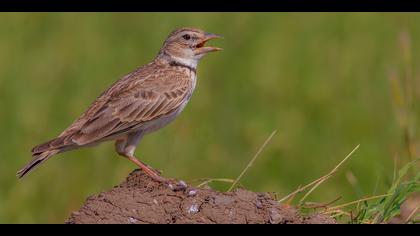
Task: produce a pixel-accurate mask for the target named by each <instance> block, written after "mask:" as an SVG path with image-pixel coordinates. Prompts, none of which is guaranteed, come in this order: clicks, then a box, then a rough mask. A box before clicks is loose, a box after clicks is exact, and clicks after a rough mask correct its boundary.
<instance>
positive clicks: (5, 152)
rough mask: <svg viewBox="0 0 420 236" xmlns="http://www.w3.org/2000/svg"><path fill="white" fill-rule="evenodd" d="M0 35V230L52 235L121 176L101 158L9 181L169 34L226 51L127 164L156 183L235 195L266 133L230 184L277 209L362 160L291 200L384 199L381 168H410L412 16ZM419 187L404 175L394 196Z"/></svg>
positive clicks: (39, 21)
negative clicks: (206, 183)
mask: <svg viewBox="0 0 420 236" xmlns="http://www.w3.org/2000/svg"><path fill="white" fill-rule="evenodd" d="M0 21H1V22H2V27H0V51H1V56H0V108H1V109H0V130H1V131H2V135H0V158H1V160H0V163H1V165H0V222H2V223H22V222H27V223H41V222H51V223H60V222H63V221H64V220H65V219H66V217H67V216H68V215H69V213H70V212H71V211H72V210H75V209H77V208H78V207H79V206H80V205H81V204H82V203H83V201H84V199H85V198H86V197H87V196H89V195H91V194H95V193H98V192H100V191H103V190H105V189H109V188H112V187H113V186H114V185H116V184H118V183H119V182H121V181H122V179H123V178H124V177H125V176H127V174H128V173H129V172H130V171H131V170H132V169H133V168H134V166H133V165H132V164H131V163H129V162H128V161H126V160H124V159H122V158H119V157H118V156H117V155H116V154H115V153H114V150H113V144H111V143H108V144H103V145H101V146H98V147H96V148H91V149H83V150H78V151H74V152H70V153H65V154H62V155H59V156H57V157H56V158H52V159H51V160H49V161H48V162H46V163H45V164H44V165H43V166H42V167H40V168H39V169H37V170H36V171H35V172H34V173H32V174H31V175H29V176H28V177H27V178H25V179H23V180H22V181H17V180H16V178H15V173H16V171H17V170H18V169H19V168H21V167H22V166H23V165H24V164H25V163H26V162H27V161H28V160H29V159H30V152H29V150H30V149H31V148H32V147H33V146H35V145H37V144H39V143H41V142H43V141H46V140H48V139H50V138H52V137H54V136H55V135H57V134H59V133H60V132H61V130H62V129H64V128H65V127H66V126H67V125H69V124H70V123H71V122H72V121H73V120H74V119H75V118H76V117H77V116H78V115H80V114H81V113H82V112H83V111H84V109H86V108H87V106H88V105H89V104H90V103H91V102H92V101H93V100H94V99H95V98H96V97H97V96H98V95H99V94H100V93H101V92H102V91H103V90H104V89H106V88H107V87H108V86H109V85H110V84H112V83H113V82H114V81H115V80H117V79H118V78H119V77H121V76H123V75H124V74H126V73H128V72H130V71H131V70H133V69H135V68H136V67H138V66H140V65H143V64H145V63H147V62H149V61H150V60H151V59H152V58H154V56H155V55H156V53H157V51H158V50H159V47H160V46H161V44H162V42H163V40H164V39H165V37H166V36H167V34H168V33H169V32H170V31H172V30H173V29H175V28H177V27H183V26H193V27H199V28H202V29H204V30H207V31H209V32H213V33H218V34H222V35H224V39H223V40H218V41H214V42H213V43H212V44H214V45H215V46H216V45H217V46H220V47H222V48H224V49H225V50H224V51H223V52H220V53H214V54H211V55H209V56H207V57H206V58H204V59H203V61H202V62H201V64H200V66H199V68H198V84H197V87H196V91H195V93H194V95H193V97H192V100H191V102H190V104H189V105H188V106H187V108H186V109H185V111H184V112H183V114H182V115H181V116H180V117H179V118H178V119H177V120H176V121H175V122H174V123H173V124H171V125H169V126H168V127H166V128H165V129H163V130H161V131H159V132H157V133H154V134H151V135H149V136H146V138H145V139H144V140H143V141H142V143H141V144H140V145H139V148H138V150H137V152H136V154H137V155H138V157H139V158H141V160H142V161H144V162H146V163H148V164H150V165H151V166H153V167H155V168H157V169H161V170H163V171H164V172H163V174H164V175H165V176H171V177H177V178H180V179H185V180H186V181H189V180H194V179H202V178H207V179H208V178H210V179H222V180H232V179H233V180H234V179H236V178H237V177H238V176H239V174H240V173H241V171H242V170H243V168H244V166H245V165H246V163H248V162H249V160H250V159H251V158H252V157H253V155H254V154H255V153H256V151H257V150H258V148H259V147H260V146H261V144H262V143H263V141H264V140H265V139H266V138H267V137H268V135H269V134H270V133H271V132H272V131H273V130H277V133H276V135H275V136H274V137H273V138H272V139H271V140H270V143H269V144H268V145H267V146H266V147H265V148H264V150H263V152H261V154H260V156H259V158H258V159H257V160H256V161H255V163H254V165H253V167H252V168H249V170H248V171H247V172H246V175H244V176H243V177H242V178H241V179H240V182H239V184H241V185H243V186H246V187H247V188H249V189H251V190H254V191H268V192H276V193H277V194H278V196H279V197H282V196H286V195H287V194H289V193H291V192H293V191H294V190H295V189H297V188H298V187H299V186H303V185H304V184H305V183H310V182H311V181H312V180H313V179H315V178H317V177H318V176H322V175H323V174H324V173H328V171H329V170H330V169H331V167H332V166H335V165H336V164H337V163H339V162H340V161H341V160H342V157H343V154H345V153H346V152H348V151H349V150H351V149H352V148H354V147H355V146H356V145H357V144H360V148H359V149H358V150H357V152H355V153H354V154H353V155H352V157H351V159H350V160H349V161H348V162H346V164H345V166H343V167H341V168H340V170H341V171H338V172H337V173H336V174H335V175H334V177H333V178H330V179H328V181H325V182H324V183H323V184H322V185H319V186H318V187H317V189H315V190H314V191H313V192H312V193H311V194H310V195H309V196H308V197H307V198H306V199H305V202H318V203H319V202H324V203H325V202H331V201H333V200H335V199H337V198H338V197H340V196H341V198H340V200H339V202H334V204H333V205H335V204H336V205H340V204H345V203H348V202H352V201H355V200H358V199H362V198H363V197H365V196H378V195H382V194H385V193H387V192H388V191H389V189H390V187H391V186H392V184H393V183H394V182H393V172H394V160H395V159H397V160H398V163H399V165H398V168H396V169H400V168H401V167H402V166H403V165H405V164H406V163H409V162H410V161H413V160H414V159H415V158H418V149H419V143H418V139H416V137H418V132H419V120H420V119H419V117H420V115H419V114H420V113H419V106H418V105H417V104H418V101H419V97H420V96H419V95H420V91H419V88H420V81H419V75H420V71H419V70H418V65H419V63H420V61H419V59H420V58H419V56H418V55H420V46H419V45H420V28H419V27H418V22H419V21H420V14H417V13H406V14H400V13H1V14H0ZM402 32H406V34H405V35H408V36H404V33H402ZM407 39H408V40H407ZM394 75H395V76H394ZM407 104H409V105H407ZM410 172H411V173H410ZM417 173H418V164H417V165H416V166H414V167H413V168H411V169H410V170H409V173H408V174H407V175H406V179H404V181H402V182H401V183H403V182H404V183H406V181H409V180H414V177H415V176H416V174H417ZM349 176H353V177H354V178H355V179H356V180H357V181H356V184H355V183H354V181H349ZM350 179H351V178H350ZM231 182H232V181H231ZM407 183H408V182H407ZM230 185H231V183H228V184H226V183H219V182H215V183H212V186H214V187H215V188H219V189H222V190H226V187H229V186H230ZM397 189H398V188H397ZM403 189H406V187H403ZM401 191H403V190H401ZM404 191H405V190H404ZM397 199H399V198H398V197H397ZM375 200H380V199H374V200H372V201H375ZM372 201H370V202H369V203H371V202H372ZM398 202H399V200H398V201H393V203H389V204H390V205H389V208H387V209H394V208H393V207H392V205H393V204H394V203H398ZM353 207H354V206H353ZM389 211H391V212H394V210H387V212H386V214H387V215H388V216H389V215H392V214H391V213H389ZM384 212H385V210H384ZM385 217H386V216H385ZM353 218H354V217H353ZM361 221H362V220H361Z"/></svg>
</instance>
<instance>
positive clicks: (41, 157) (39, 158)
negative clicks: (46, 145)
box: [17, 149, 59, 179]
mask: <svg viewBox="0 0 420 236" xmlns="http://www.w3.org/2000/svg"><path fill="white" fill-rule="evenodd" d="M58 152H59V150H58V149H54V150H48V151H45V152H42V153H39V154H36V155H34V156H33V159H32V160H31V161H30V162H29V163H28V164H27V165H26V166H25V167H23V169H21V170H19V171H18V172H17V177H18V178H19V179H21V178H22V177H24V176H25V175H26V174H28V173H29V172H30V171H32V170H34V168H35V167H37V166H39V165H40V164H41V163H43V162H44V161H46V160H48V159H49V158H50V157H51V156H53V155H55V154H57V153H58Z"/></svg>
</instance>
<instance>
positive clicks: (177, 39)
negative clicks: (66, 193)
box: [17, 28, 221, 180]
mask: <svg viewBox="0 0 420 236" xmlns="http://www.w3.org/2000/svg"><path fill="white" fill-rule="evenodd" d="M218 37H219V36H217V35H214V34H209V33H205V32H204V31H201V30H198V29H191V28H183V29H179V30H176V31H174V32H172V33H171V34H170V35H169V36H168V39H167V40H166V41H165V43H164V45H163V46H162V48H161V50H160V51H159V54H158V56H157V57H156V58H155V59H154V60H153V62H151V63H149V64H147V65H144V66H143V67H140V68H138V69H137V70H135V71H133V72H131V73H130V74H128V75H126V76H124V77H123V78H121V79H120V80H118V81H117V82H115V83H114V84H113V85H112V86H111V87H110V88H109V89H108V90H106V91H105V92H103V93H102V94H101V95H100V96H99V97H98V98H97V99H96V100H95V101H94V102H93V103H92V104H91V106H90V107H89V108H88V109H87V111H86V112H84V113H83V114H82V115H81V116H80V117H79V118H78V119H77V120H76V121H75V122H74V123H73V124H72V125H70V126H69V127H68V128H67V129H65V130H64V131H63V132H62V133H61V134H60V135H59V136H58V137H57V138H55V139H52V140H50V141H48V142H46V143H43V144H40V145H38V146H36V147H34V148H33V149H32V156H33V159H32V161H31V162H29V163H28V164H27V165H26V166H25V167H24V168H23V169H22V170H20V171H19V172H18V174H17V175H18V177H19V178H21V177H23V176H25V175H26V174H27V173H28V172H29V171H31V170H32V169H33V168H34V167H36V166H38V165H39V164H41V163H43V162H44V161H46V160H48V159H49V158H50V157H51V156H53V155H55V154H58V153H61V152H65V151H70V150H73V149H77V148H80V147H86V146H93V145H95V144H98V143H101V142H104V141H108V140H116V149H117V153H118V154H120V155H122V156H125V157H127V158H128V159H129V160H131V161H133V162H134V163H135V164H136V165H138V166H139V167H140V168H142V169H143V170H144V171H145V172H146V173H148V174H149V175H150V176H151V177H153V178H155V179H157V180H162V179H161V178H160V177H159V176H158V175H157V173H156V172H155V171H154V170H152V169H150V168H149V167H148V166H147V165H145V164H144V163H142V162H140V161H138V160H137V159H135V157H134V150H135V147H136V146H137V144H138V143H139V141H140V139H141V138H142V137H143V135H144V134H147V133H150V132H153V131H155V130H157V129H160V128H162V127H163V126H165V125H166V124H168V123H169V122H170V121H172V120H173V119H174V118H176V116H177V115H179V113H180V112H181V111H182V109H183V108H184V107H185V105H186V103H187V102H188V100H189V99H190V97H191V94H192V92H193V90H194V87H195V81H196V71H195V70H196V66H197V63H198V61H199V60H200V59H201V58H202V57H203V56H204V55H205V54H206V53H208V52H212V51H218V50H221V49H219V48H215V47H205V46H204V44H205V42H207V41H208V40H210V39H213V38H218Z"/></svg>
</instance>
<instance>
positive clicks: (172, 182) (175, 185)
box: [165, 179, 188, 192]
mask: <svg viewBox="0 0 420 236" xmlns="http://www.w3.org/2000/svg"><path fill="white" fill-rule="evenodd" d="M165 184H166V185H167V186H168V187H169V188H170V189H171V190H172V191H175V192H177V191H184V190H185V189H187V188H188V185H187V184H186V183H185V182H184V181H182V180H176V179H167V182H166V183H165Z"/></svg>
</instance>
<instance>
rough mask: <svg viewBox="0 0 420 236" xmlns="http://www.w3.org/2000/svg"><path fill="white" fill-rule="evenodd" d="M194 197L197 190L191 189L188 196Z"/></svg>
mask: <svg viewBox="0 0 420 236" xmlns="http://www.w3.org/2000/svg"><path fill="white" fill-rule="evenodd" d="M195 195H197V189H191V190H190V191H188V196H190V197H193V196H195Z"/></svg>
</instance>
